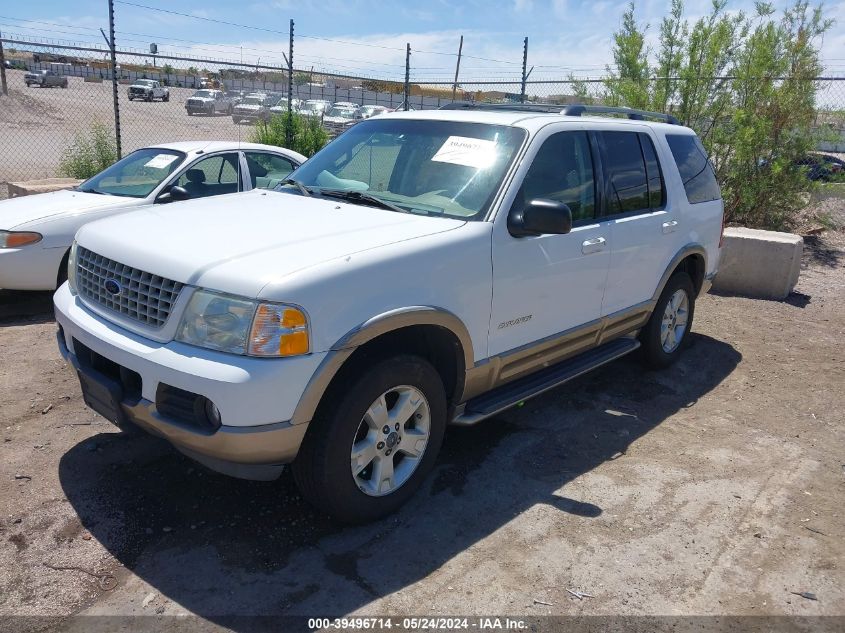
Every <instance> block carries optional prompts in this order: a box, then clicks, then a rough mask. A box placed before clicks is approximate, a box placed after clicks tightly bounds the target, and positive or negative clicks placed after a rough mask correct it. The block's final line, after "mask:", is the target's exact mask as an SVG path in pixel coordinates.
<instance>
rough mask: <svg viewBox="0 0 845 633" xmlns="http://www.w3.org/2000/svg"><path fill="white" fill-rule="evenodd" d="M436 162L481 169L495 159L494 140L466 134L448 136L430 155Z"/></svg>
mask: <svg viewBox="0 0 845 633" xmlns="http://www.w3.org/2000/svg"><path fill="white" fill-rule="evenodd" d="M431 160H433V161H435V162H438V163H452V164H453V165H465V166H466V167H475V168H476V169H481V168H483V167H489V166H490V165H491V164H493V161H494V160H496V141H486V140H484V139H480V138H470V137H467V136H450V137H449V138H447V139H446V142H445V143H443V145H442V146H441V147H440V149H439V150H437V153H436V154H435V155H434V156H432V157H431Z"/></svg>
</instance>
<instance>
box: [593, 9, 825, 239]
mask: <svg viewBox="0 0 845 633" xmlns="http://www.w3.org/2000/svg"><path fill="white" fill-rule="evenodd" d="M831 25H832V22H831V21H830V20H827V19H825V18H824V15H823V12H822V8H821V7H814V8H811V7H810V5H809V3H808V2H807V1H806V0H796V1H795V3H794V4H793V5H792V6H790V7H788V8H787V9H786V10H785V11H784V12H783V14H782V15H781V16H780V17H778V16H776V15H775V11H774V9H773V7H772V5H770V4H768V3H765V2H757V3H756V5H755V11H754V14H753V15H746V14H744V13H742V12H738V13H731V12H729V11H728V10H727V0H713V1H712V4H711V7H710V11H709V12H708V13H707V14H706V15H704V16H703V17H701V18H699V19H698V20H696V21H695V22H694V23H692V24H690V23H689V21H688V20H687V19H685V18H684V5H683V0H672V4H671V8H670V12H669V14H668V15H667V16H666V17H665V18H664V19H663V21H662V23H661V28H660V34H659V38H658V47H657V53H656V56H655V60H654V61H655V64H654V66H653V67H652V66H651V63H650V62H651V59H650V57H651V56H650V51H648V50H647V48H646V47H645V44H644V42H645V34H646V29H647V27H643V28H640V27H639V26H638V25H637V23H636V20H635V12H634V6H633V5H630V6H629V9H628V11H626V13H625V14H624V15H623V19H622V27H621V28H620V30H619V31H617V32H616V33H615V34H614V50H613V53H614V61H615V68H614V69H613V70H612V72H611V73H610V77H609V79H608V80H607V81H606V82H605V83H606V96H605V98H606V100H607V101H608V102H609V103H612V104H624V105H628V106H631V107H640V108H643V107H644V108H649V109H653V110H658V111H668V112H672V113H673V114H675V116H677V117H678V119H679V120H680V121H681V122H682V123H683V124H684V125H688V126H690V127H692V128H693V129H695V130H696V132H697V133H698V135H699V136H700V137H701V139H702V142H703V143H704V145H705V147H706V148H707V150H708V152H709V154H710V157H711V160H712V162H713V164H714V168H715V170H716V175H717V178H718V179H719V183H720V184H721V187H722V194H723V198H724V201H725V212H726V219H727V220H728V221H729V222H735V223H740V224H746V225H750V226H758V227H763V228H784V227H788V226H790V223H791V222H792V219H793V218H794V216H795V211H797V210H798V209H799V208H800V206H801V199H802V194H803V192H804V191H806V189H807V188H808V181H807V179H806V177H805V174H804V173H803V172H802V171H801V168H799V167H796V166H795V165H796V160H797V159H798V158H801V157H803V156H804V155H805V154H806V153H807V151H809V150H811V149H813V147H814V146H815V143H816V141H817V139H818V136H819V134H818V133H817V132H816V131H815V130H814V127H813V126H814V120H815V118H816V98H815V97H816V84H815V82H814V81H813V79H814V78H815V77H817V76H818V75H819V74H820V73H821V70H822V67H821V64H820V62H819V53H818V44H819V41H820V39H821V37H822V36H823V35H824V33H825V32H826V31H827V30H829V29H830V27H831Z"/></svg>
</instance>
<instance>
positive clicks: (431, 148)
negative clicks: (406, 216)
mask: <svg viewBox="0 0 845 633" xmlns="http://www.w3.org/2000/svg"><path fill="white" fill-rule="evenodd" d="M524 138H525V131H524V130H520V129H518V128H513V127H508V126H503V125H488V124H484V123H463V122H458V121H419V120H409V119H367V120H366V121H363V122H361V123H359V124H357V125H355V126H354V127H352V128H351V129H349V130H348V131H347V132H345V133H344V134H342V135H341V136H339V137H338V138H337V139H335V140H334V141H332V142H331V143H329V144H328V145H327V146H326V147H325V148H323V149H322V150H321V151H320V152H318V153H317V154H316V155H314V156H313V157H312V158H310V159H309V160H308V162H306V163H304V164H303V165H302V166H301V167H300V168H299V169H297V170H296V171H295V172H294V173H293V174H291V177H292V178H293V179H295V180H297V181H299V182H300V183H301V184H302V185H304V186H305V187H308V188H309V189H311V190H312V191H313V192H314V193H315V194H319V193H320V191H321V190H325V191H329V190H332V191H344V192H366V193H367V194H368V195H369V196H372V197H376V198H379V199H381V200H383V201H386V202H390V203H391V204H393V205H395V206H398V207H400V208H401V209H403V210H406V211H408V212H411V213H419V214H422V215H442V216H447V217H453V218H459V219H462V220H482V219H484V216H485V215H486V213H487V210H488V208H489V207H490V204H491V203H492V201H493V198H494V196H495V195H496V192H497V191H498V189H499V185H500V184H501V182H502V179H503V178H504V176H505V173H506V172H507V170H508V167H509V166H510V165H511V163H512V162H513V160H514V157H515V156H516V153H517V150H518V149H519V147H520V145H521V144H522V142H523V140H524ZM285 191H291V192H294V193H295V192H296V191H297V190H296V189H295V188H293V187H289V188H286V189H285Z"/></svg>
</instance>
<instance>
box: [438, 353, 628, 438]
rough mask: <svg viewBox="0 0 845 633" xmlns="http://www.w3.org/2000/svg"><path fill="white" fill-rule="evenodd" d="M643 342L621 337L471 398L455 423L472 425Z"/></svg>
mask: <svg viewBox="0 0 845 633" xmlns="http://www.w3.org/2000/svg"><path fill="white" fill-rule="evenodd" d="M639 346H640V342H639V341H638V340H636V339H633V338H619V339H616V340H615V341H611V342H609V343H605V344H604V345H601V346H599V347H596V348H595V349H592V350H590V351H588V352H583V353H581V354H578V356H575V357H574V358H570V359H569V360H565V361H563V362H562V363H558V364H557V365H552V366H551V367H547V368H546V369H543V370H541V371H538V372H537V373H534V374H531V375H530V376H526V377H524V378H520V379H518V380H514V381H513V382H509V383H507V384H505V385H502V386H501V387H498V388H496V389H494V390H492V391H490V392H488V393H485V394H483V395H481V396H478V397H477V398H473V399H472V400H470V401H469V402H467V403H466V405H465V406H464V409H463V411H462V412H461V413H460V414H459V415H457V416H455V418H454V419H453V420H452V424H455V425H457V426H472V425H473V424H476V423H478V422H481V421H482V420H484V419H486V418H489V417H491V416H494V415H496V414H497V413H500V412H502V411H504V410H505V409H509V408H510V407H513V406H515V405H517V404H519V403H520V402H522V401H524V400H528V399H529V398H533V397H534V396H538V395H540V394H541V393H544V392H546V391H548V390H549V389H554V388H555V387H557V386H559V385H562V384H563V383H565V382H569V381H570V380H572V379H573V378H577V377H578V376H581V375H582V374H586V373H587V372H588V371H591V370H593V369H595V368H596V367H601V366H602V365H604V364H606V363H609V362H610V361H612V360H616V359H617V358H620V357H622V356H624V355H625V354H629V353H631V352H633V351H634V350H635V349H637V348H638V347H639Z"/></svg>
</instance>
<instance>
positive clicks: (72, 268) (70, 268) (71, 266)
mask: <svg viewBox="0 0 845 633" xmlns="http://www.w3.org/2000/svg"><path fill="white" fill-rule="evenodd" d="M67 282H68V286H69V287H70V291H71V292H72V293H73V294H76V240H73V244H71V245H70V254H69V255H68V256H67Z"/></svg>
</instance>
